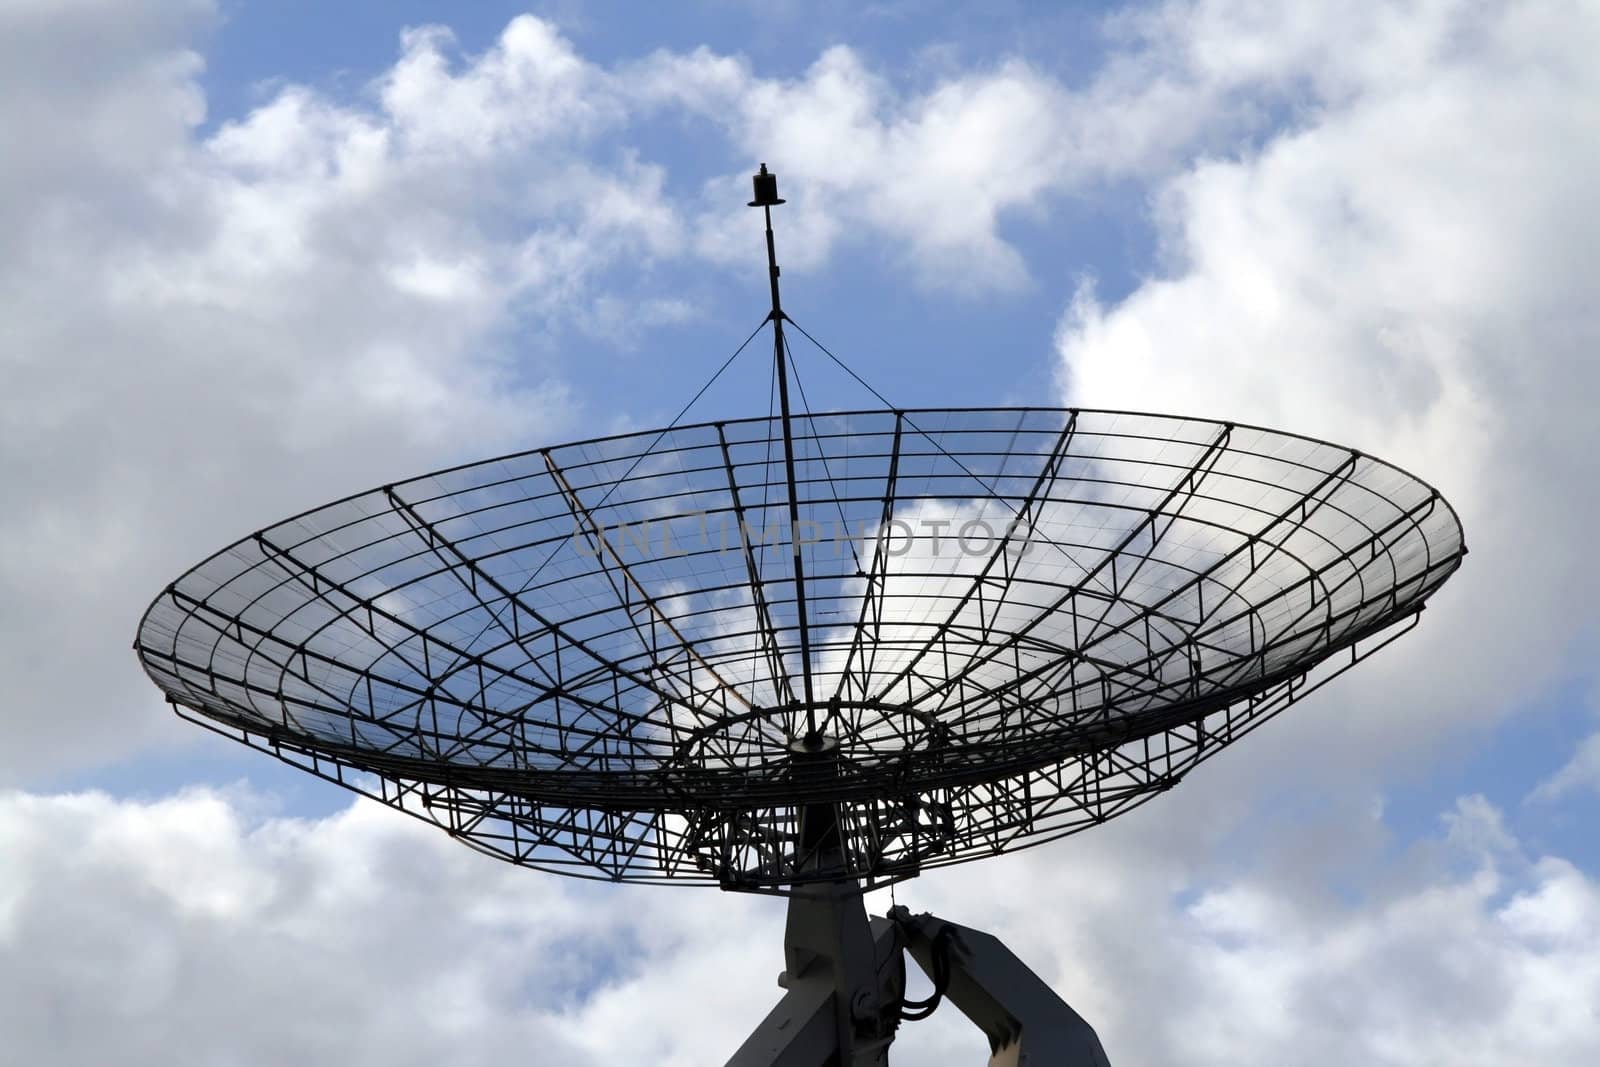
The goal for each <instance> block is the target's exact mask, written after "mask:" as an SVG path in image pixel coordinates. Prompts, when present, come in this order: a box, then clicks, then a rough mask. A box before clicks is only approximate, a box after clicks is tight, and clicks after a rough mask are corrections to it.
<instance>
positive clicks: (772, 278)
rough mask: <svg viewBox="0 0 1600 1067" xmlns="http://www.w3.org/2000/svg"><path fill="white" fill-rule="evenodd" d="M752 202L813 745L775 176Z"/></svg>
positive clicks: (758, 185)
mask: <svg viewBox="0 0 1600 1067" xmlns="http://www.w3.org/2000/svg"><path fill="white" fill-rule="evenodd" d="M751 182H752V183H753V185H754V187H755V198H754V199H753V200H751V201H750V206H751V207H759V208H760V209H761V211H762V214H763V215H765V216H766V222H767V280H768V282H769V283H770V284H771V286H772V311H771V313H770V314H769V315H768V316H767V317H768V318H769V319H771V320H772V358H773V361H774V362H775V363H776V365H777V368H778V408H779V410H780V411H781V412H782V415H783V470H784V477H785V479H786V480H787V482H788V484H789V547H790V552H791V555H792V558H793V561H794V608H795V617H796V621H797V622H798V624H799V627H800V683H801V690H802V693H803V694H804V699H805V706H806V736H805V740H806V741H807V742H808V743H810V742H815V741H817V740H818V739H820V737H821V736H822V734H821V731H820V730H819V729H818V728H817V704H816V697H815V694H814V693H813V691H812V687H811V627H810V625H809V624H808V622H807V619H806V568H805V562H804V560H802V559H801V555H800V501H799V499H798V492H797V490H796V488H795V484H796V479H795V473H794V429H793V426H792V424H791V420H790V416H789V368H788V365H787V363H786V362H785V359H784V343H783V320H784V314H783V304H782V302H781V301H780V300H779V299H778V253H777V246H776V245H775V244H774V243H773V239H772V209H773V207H774V206H776V205H778V204H782V203H784V202H785V201H784V200H783V199H782V198H781V197H779V196H778V176H777V175H776V174H773V173H771V172H770V171H768V170H767V165H766V164H765V163H763V164H761V170H760V171H758V172H757V173H756V174H754V175H752V177H751Z"/></svg>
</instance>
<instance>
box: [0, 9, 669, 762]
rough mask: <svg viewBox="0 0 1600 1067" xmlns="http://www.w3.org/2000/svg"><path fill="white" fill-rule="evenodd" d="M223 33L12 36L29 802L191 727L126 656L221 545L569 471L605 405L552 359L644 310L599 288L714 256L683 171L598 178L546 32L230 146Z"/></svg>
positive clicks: (11, 553)
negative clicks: (546, 446)
mask: <svg viewBox="0 0 1600 1067" xmlns="http://www.w3.org/2000/svg"><path fill="white" fill-rule="evenodd" d="M213 18H214V13H213V12H212V11H211V10H210V8H209V7H208V6H207V5H203V4H198V3H174V4H171V5H132V6H129V5H110V4H107V5H75V6H66V7H60V8H51V9H48V10H46V9H32V8H30V9H18V8H16V7H7V8H4V9H0V89H3V91H0V123H3V124H4V125H5V126H6V128H7V129H8V131H10V132H11V133H12V134H14V135H15V137H14V139H12V140H9V141H8V143H9V144H14V145H15V146H17V150H16V151H11V150H10V149H8V153H7V165H6V167H5V168H3V174H0V230H4V232H6V233H7V234H8V235H10V236H8V239H7V243H8V248H7V253H8V255H7V258H6V260H5V261H4V262H3V263H0V317H3V319H4V321H5V322H6V323H7V324H8V326H7V332H6V336H5V338H4V341H3V346H0V366H3V368H4V371H3V373H4V376H5V378H6V381H7V388H6V389H5V390H4V392H3V394H0V440H3V441H4V443H5V447H4V448H3V449H0V484H4V485H5V487H6V490H7V498H8V499H7V502H8V507H7V509H6V512H5V514H4V515H3V516H0V540H3V541H4V543H5V544H6V552H5V555H4V557H3V559H0V586H3V588H4V594H5V595H4V599H5V604H6V607H5V614H4V621H3V627H4V632H5V637H6V640H5V641H4V642H3V643H0V644H3V650H0V676H3V677H5V678H7V680H8V699H7V704H8V706H9V707H8V712H9V715H10V723H9V729H10V736H9V741H8V744H7V745H6V747H5V751H4V754H3V755H0V779H4V778H7V777H12V778H13V779H14V776H16V775H17V774H19V773H23V772H25V771H26V772H32V773H39V772H41V771H45V772H48V771H49V770H50V769H51V768H54V767H59V766H62V765H70V764H72V763H74V762H86V761H88V762H92V761H94V760H96V759H100V758H105V757H108V756H110V755H113V754H116V753H121V752H126V751H128V750H129V749H130V748H133V747H135V746H136V745H137V744H139V743H140V741H141V740H145V739H148V738H149V736H150V733H151V731H152V730H154V729H159V728H162V727H165V725H166V723H167V721H168V720H167V718H166V717H165V716H161V715H158V714H154V713H152V710H151V709H152V708H153V705H154V703H155V701H154V698H153V695H152V692H151V691H150V690H149V689H148V688H147V687H146V686H144V685H142V684H141V683H140V682H139V681H138V680H137V676H136V672H135V669H134V665H133V662H132V658H131V657H130V656H128V655H127V653H126V651H125V650H126V647H127V641H128V635H129V634H130V633H131V632H132V628H133V626H134V624H135V622H136V619H137V613H138V611H139V609H140V607H141V606H142V604H143V603H144V601H145V600H146V599H147V598H148V597H149V596H150V595H152V593H153V592H154V591H155V590H157V589H159V588H160V587H161V584H162V583H164V582H166V581H168V580H170V579H171V578H172V577H174V576H175V575H176V574H177V573H178V572H179V571H180V570H181V569H182V568H183V567H185V566H187V565H189V564H192V563H193V562H195V561H196V560H198V559H199V558H201V557H202V556H204V555H205V554H206V553H208V552H210V551H213V550H214V549H215V548H217V547H218V546H219V545H221V544H224V543H226V542H227V541H228V540H230V539H231V538H234V537H238V536H240V535H242V534H244V533H246V532H248V530H250V529H252V528H255V527H257V526H259V525H262V524H264V523H265V522H267V521H270V520H272V519H274V518H276V517H279V516H280V515H282V514H286V513H291V512H293V511H296V510H298V509H300V508H303V507H305V506H307V505H309V504H314V503H317V502H319V501H321V500H324V499H328V498H331V497H333V496H336V495H338V494H340V493H343V492H348V491H351V490H355V489H360V488H365V487H367V486H368V485H371V484H377V483H381V482H383V481H385V480H390V479H393V478H396V477H401V476H405V475H410V474H415V473H416V472H417V471H419V470H426V469H430V468H432V467H435V466H439V465H442V464H443V463H445V462H447V461H450V460H452V459H460V458H465V457H466V455H467V454H469V453H470V454H472V455H474V456H475V455H477V454H481V453H487V454H492V453H493V452H494V451H496V450H499V449H504V448H506V447H508V446H509V445H511V444H512V443H518V444H526V443H527V442H529V441H530V440H531V439H539V438H545V439H558V437H559V435H560V433H561V432H562V430H563V428H564V427H567V426H569V425H570V423H571V421H572V414H571V410H570V407H571V404H572V403H573V398H572V397H571V396H570V394H569V392H568V390H567V389H566V387H565V386H564V385H563V384H562V383H560V382H558V381H555V380H552V379H551V378H550V376H549V374H548V372H547V371H545V370H544V369H543V368H542V367H541V362H542V359H541V355H542V353H541V352H540V343H541V340H540V339H541V338H544V337H550V336H552V335H559V334H560V332H561V331H562V330H563V329H567V330H573V329H576V330H587V331H590V332H594V333H603V334H610V335H616V336H621V335H622V333H623V331H622V330H621V329H620V328H619V327H618V326H617V325H616V323H615V322H614V321H613V320H615V319H616V317H617V315H616V305H617V302H618V300H619V299H621V298H623V297H627V298H630V299H631V298H633V297H635V296H636V295H637V294H635V293H634V292H633V291H632V290H633V289H634V288H636V286H637V279H633V278H629V279H623V280H622V281H621V282H620V283H618V284H619V285H620V286H621V287H622V289H621V291H620V292H613V291H610V289H611V287H610V285H609V283H606V284H602V283H601V282H600V281H599V280H598V275H599V273H600V272H603V271H605V270H606V269H607V268H609V267H610V266H611V265H613V264H615V263H617V262H618V261H619V260H624V259H626V260H629V261H632V260H634V259H637V258H638V257H641V256H642V257H646V258H648V257H651V256H656V255H669V254H672V253H673V252H674V250H675V249H677V248H678V247H679V246H680V245H681V244H682V236H681V234H680V232H679V224H678V223H677V221H676V216H675V214H674V212H673V210H672V209H671V208H670V207H669V206H668V205H666V204H665V202H664V201H663V199H662V188H661V184H662V173H661V171H660V168H659V167H655V166H653V165H650V164H648V163H645V162H641V161H638V160H636V159H634V158H633V157H631V156H627V155H626V154H624V155H623V156H622V157H621V158H619V159H617V160H616V161H615V162H614V164H613V165H611V166H604V165H602V164H601V163H600V159H601V158H603V156H604V155H605V154H606V152H607V151H608V150H607V149H604V148H602V147H597V146H596V145H595V144H594V137H595V136H596V134H597V132H600V131H603V130H605V129H607V128H609V127H612V126H615V125H616V123H617V122H618V121H619V112H618V109H617V107H616V106H614V105H612V104H607V103H606V101H607V100H609V99H611V97H610V96H608V95H607V94H605V93H604V92H601V93H599V94H596V93H595V92H593V91H592V90H593V89H594V86H595V85H596V84H597V83H600V82H603V81H604V77H605V76H604V74H603V72H600V71H598V70H597V69H596V68H594V67H593V66H592V65H590V64H588V63H586V62H585V61H583V60H582V59H581V58H580V57H578V56H577V55H576V54H575V53H574V52H573V51H572V49H571V47H570V45H568V44H567V43H566V42H565V41H563V40H562V39H561V38H559V37H558V36H556V35H555V34H554V33H553V32H552V31H551V30H550V29H549V28H548V27H547V26H546V25H545V24H543V23H540V22H538V21H537V20H533V19H518V20H516V21H514V22H513V23H511V25H510V26H509V27H508V28H507V29H506V31H505V33H504V34H503V35H502V37H501V38H500V39H499V40H498V41H497V42H496V43H495V44H494V45H493V46H492V47H491V48H490V49H489V50H488V51H487V52H485V53H484V54H483V55H481V56H478V57H475V58H473V59H471V60H470V61H460V60H458V59H457V58H456V57H454V56H452V55H451V54H450V42H449V39H448V36H447V35H446V34H444V33H443V32H441V31H417V32H414V33H411V34H408V35H407V36H406V37H405V39H404V41H403V45H402V52H401V56H400V59H399V61H398V62H397V63H396V64H395V66H394V67H393V68H392V69H390V70H389V71H388V72H387V73H386V74H385V75H384V76H383V77H382V78H381V79H380V80H379V82H378V83H377V85H376V86H374V87H373V90H372V93H373V95H372V98H371V101H370V102H359V101H358V102H355V103H343V102H338V101H334V100H331V99H329V98H328V97H326V96H324V95H322V94H319V93H317V92H314V91H312V90H309V89H306V88H303V87H299V86H293V85H290V86H286V87H284V88H283V89H281V90H280V91H279V92H278V93H277V94H276V95H275V96H274V97H273V98H272V99H271V100H269V101H268V102H266V103H265V104H263V105H262V106H261V107H259V108H257V109H256V110H254V111H252V112H250V113H249V114H248V115H245V116H243V117H240V118H238V119H236V120H230V121H228V122H225V123H223V124H222V125H221V126H220V128H218V129H217V130H216V131H215V133H213V134H211V135H210V136H206V137H201V136H200V135H199V134H198V133H197V129H198V124H199V123H200V122H201V121H202V119H203V118H204V114H205V105H204V96H203V93H202V91H201V89H200V86H199V82H198V80H197V79H198V77H199V75H200V72H201V69H202V63H201V60H200V58H199V57H198V56H197V55H196V54H195V53H194V52H193V51H192V49H191V45H190V42H191V41H192V40H194V39H196V38H197V37H199V36H201V35H203V34H204V33H205V32H206V30H207V27H208V26H209V25H210V23H211V21H212V20H213ZM62 55H73V56H74V57H75V58H74V62H73V63H71V64H61V63H59V62H48V63H47V62H43V57H60V56H62ZM645 306H646V307H649V308H652V309H654V310H653V311H652V314H655V315H656V316H657V317H658V318H659V317H667V318H672V317H679V318H681V317H682V315H683V314H684V312H683V310H682V309H681V308H679V307H677V306H676V305H675V304H674V303H672V302H671V301H670V300H666V299H663V298H654V299H653V300H652V299H651V298H650V297H649V296H648V294H647V295H646V299H645ZM512 321H519V322H520V323H521V325H522V327H523V329H522V338H521V341H520V342H519V344H520V351H519V352H517V353H516V355H515V356H513V353H512V351H511V350H510V349H509V348H508V347H507V345H506V343H505V340H504V338H505V334H506V330H505V327H506V325H507V324H508V323H509V322H512ZM130 705H133V706H134V707H136V708H137V709H138V712H139V713H138V714H134V713H133V709H132V708H130ZM108 709H121V713H120V714H118V715H115V716H112V715H110V714H108Z"/></svg>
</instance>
